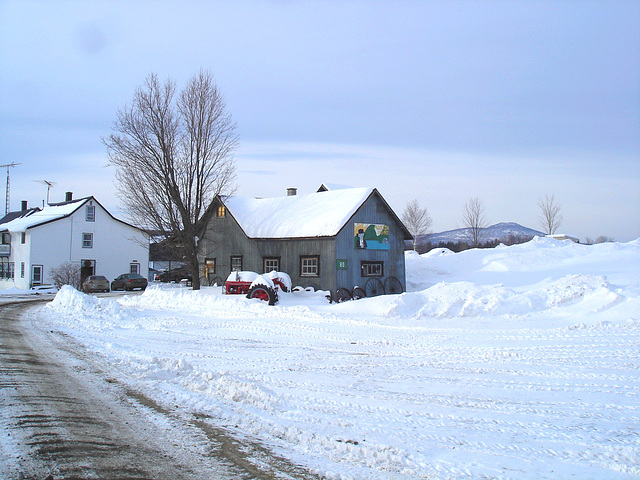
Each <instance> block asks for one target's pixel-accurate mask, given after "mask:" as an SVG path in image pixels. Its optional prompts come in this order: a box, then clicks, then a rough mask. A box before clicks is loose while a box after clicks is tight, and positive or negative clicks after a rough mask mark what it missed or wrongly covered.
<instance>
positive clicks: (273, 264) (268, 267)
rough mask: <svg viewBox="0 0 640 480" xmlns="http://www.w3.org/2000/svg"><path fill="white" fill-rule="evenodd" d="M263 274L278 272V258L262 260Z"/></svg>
mask: <svg viewBox="0 0 640 480" xmlns="http://www.w3.org/2000/svg"><path fill="white" fill-rule="evenodd" d="M263 264H264V268H263V271H264V273H269V272H271V271H272V270H275V271H276V272H278V271H280V258H278V257H265V258H263Z"/></svg>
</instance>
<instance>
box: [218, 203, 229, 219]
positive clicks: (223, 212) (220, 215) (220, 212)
mask: <svg viewBox="0 0 640 480" xmlns="http://www.w3.org/2000/svg"><path fill="white" fill-rule="evenodd" d="M217 216H218V218H224V217H226V216H227V209H226V208H224V205H220V206H219V207H218V214H217Z"/></svg>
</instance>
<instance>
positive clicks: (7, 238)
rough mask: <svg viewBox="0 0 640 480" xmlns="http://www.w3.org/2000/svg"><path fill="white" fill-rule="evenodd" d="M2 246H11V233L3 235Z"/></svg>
mask: <svg viewBox="0 0 640 480" xmlns="http://www.w3.org/2000/svg"><path fill="white" fill-rule="evenodd" d="M2 245H11V234H9V233H3V234H2Z"/></svg>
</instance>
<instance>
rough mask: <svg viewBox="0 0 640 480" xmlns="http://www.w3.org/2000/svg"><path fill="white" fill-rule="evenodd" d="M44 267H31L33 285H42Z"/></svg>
mask: <svg viewBox="0 0 640 480" xmlns="http://www.w3.org/2000/svg"><path fill="white" fill-rule="evenodd" d="M42 270H43V267H42V265H32V266H31V285H42Z"/></svg>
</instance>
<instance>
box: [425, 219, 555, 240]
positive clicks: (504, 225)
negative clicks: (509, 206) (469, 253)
mask: <svg viewBox="0 0 640 480" xmlns="http://www.w3.org/2000/svg"><path fill="white" fill-rule="evenodd" d="M470 231H471V229H470V228H456V229H454V230H446V231H444V232H438V233H428V234H426V235H420V236H419V237H418V242H417V243H418V245H425V244H427V243H430V244H431V245H438V244H440V243H463V242H467V243H469V242H470V240H471V238H472V236H471V233H470ZM536 235H537V236H544V235H545V234H544V233H543V232H541V231H539V230H534V229H533V228H529V227H524V226H522V225H520V224H519V223H516V222H500V223H496V224H495V225H491V226H489V227H486V228H483V229H482V230H481V232H480V242H481V243H486V242H495V241H499V242H511V241H512V240H520V239H523V238H533V237H534V236H536Z"/></svg>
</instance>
